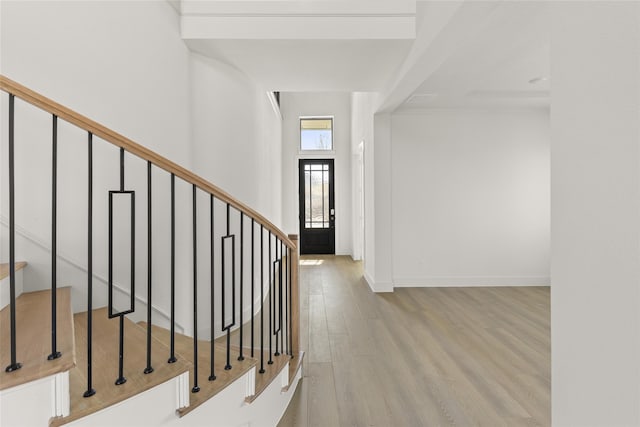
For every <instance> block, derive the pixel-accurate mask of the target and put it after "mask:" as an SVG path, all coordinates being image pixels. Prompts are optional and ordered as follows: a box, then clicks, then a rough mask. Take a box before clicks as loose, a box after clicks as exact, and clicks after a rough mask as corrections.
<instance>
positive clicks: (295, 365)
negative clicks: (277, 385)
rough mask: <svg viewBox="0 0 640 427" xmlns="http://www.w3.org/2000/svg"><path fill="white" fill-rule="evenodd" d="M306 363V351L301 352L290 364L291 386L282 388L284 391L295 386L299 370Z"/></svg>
mask: <svg viewBox="0 0 640 427" xmlns="http://www.w3.org/2000/svg"><path fill="white" fill-rule="evenodd" d="M303 361H304V351H300V353H298V355H297V356H296V357H294V358H293V359H291V361H290V362H289V384H288V385H287V386H286V387H283V388H282V391H288V390H289V387H291V385H292V384H293V381H294V379H295V377H296V374H297V373H298V369H300V367H301V366H302V362H303Z"/></svg>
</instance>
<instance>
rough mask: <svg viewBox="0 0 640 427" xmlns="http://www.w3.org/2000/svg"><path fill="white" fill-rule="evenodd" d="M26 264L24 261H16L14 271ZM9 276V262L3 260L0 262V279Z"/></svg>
mask: <svg viewBox="0 0 640 427" xmlns="http://www.w3.org/2000/svg"><path fill="white" fill-rule="evenodd" d="M26 266H27V263H26V262H25V261H18V262H16V271H20V270H22V269H23V268H25V267H26ZM6 277H9V263H8V262H5V263H2V264H0V280H2V279H4V278H6Z"/></svg>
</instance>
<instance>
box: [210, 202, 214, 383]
mask: <svg viewBox="0 0 640 427" xmlns="http://www.w3.org/2000/svg"><path fill="white" fill-rule="evenodd" d="M213 207H214V203H213V195H210V197H209V221H210V222H211V226H210V231H211V241H210V244H211V295H210V297H211V336H210V339H209V343H210V346H211V348H210V351H211V355H210V357H209V360H210V365H211V366H210V371H211V373H210V374H209V381H213V380H215V379H216V375H215V369H214V362H215V338H216V335H215V327H214V323H215V322H214V320H215V313H216V311H215V302H216V299H215V294H214V290H215V289H214V284H215V268H214V254H215V250H214V246H215V244H214V242H215V240H214V237H213V235H214V230H215V227H214V225H213V220H214V215H213Z"/></svg>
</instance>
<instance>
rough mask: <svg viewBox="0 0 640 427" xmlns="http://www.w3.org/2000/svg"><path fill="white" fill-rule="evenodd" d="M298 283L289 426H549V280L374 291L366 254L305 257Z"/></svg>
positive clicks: (286, 417)
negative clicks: (300, 370) (359, 258)
mask: <svg viewBox="0 0 640 427" xmlns="http://www.w3.org/2000/svg"><path fill="white" fill-rule="evenodd" d="M300 291H301V304H300V306H301V309H302V311H301V313H300V316H301V325H302V328H303V329H302V330H301V333H300V336H301V338H302V339H301V344H302V350H305V351H307V352H308V354H307V361H306V364H305V366H306V369H305V372H304V376H303V380H302V382H301V383H300V385H299V386H298V389H297V390H296V393H295V395H294V396H293V398H292V401H291V404H290V405H289V408H288V409H287V411H286V412H285V414H284V416H283V418H282V420H281V421H280V424H279V426H280V427H290V426H312V425H322V426H352V425H357V426H360V425H362V426H365V425H366V426H411V427H413V426H454V425H457V426H477V425H481V426H491V427H493V426H548V425H550V424H551V398H550V395H551V381H550V380H551V369H550V367H551V362H550V360H551V354H550V353H551V352H550V350H551V345H550V325H551V321H550V303H549V288H548V287H517V288H508V287H500V288H401V289H396V291H395V292H394V293H390V294H374V293H372V292H371V291H370V290H369V287H368V285H367V284H366V283H365V282H364V280H363V279H362V266H361V264H360V263H357V262H353V261H351V260H350V258H348V257H333V256H303V257H301V266H300ZM309 313H310V314H309ZM323 316H324V318H323ZM305 319H308V320H305ZM316 333H319V334H320V336H319V337H318V336H314V335H315V334H316ZM305 336H308V339H305V338H304V337H305ZM325 336H326V337H328V349H329V352H330V356H329V359H327V349H326V348H319V345H318V344H319V342H321V341H322V342H325V338H324V337H325ZM314 351H318V353H317V354H315V355H314V354H312V353H313V352H314ZM311 360H318V361H317V362H311ZM325 360H328V361H325Z"/></svg>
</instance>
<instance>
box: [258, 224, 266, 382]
mask: <svg viewBox="0 0 640 427" xmlns="http://www.w3.org/2000/svg"><path fill="white" fill-rule="evenodd" d="M258 372H260V373H261V374H264V372H265V371H264V225H262V224H260V370H259V371H258Z"/></svg>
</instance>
